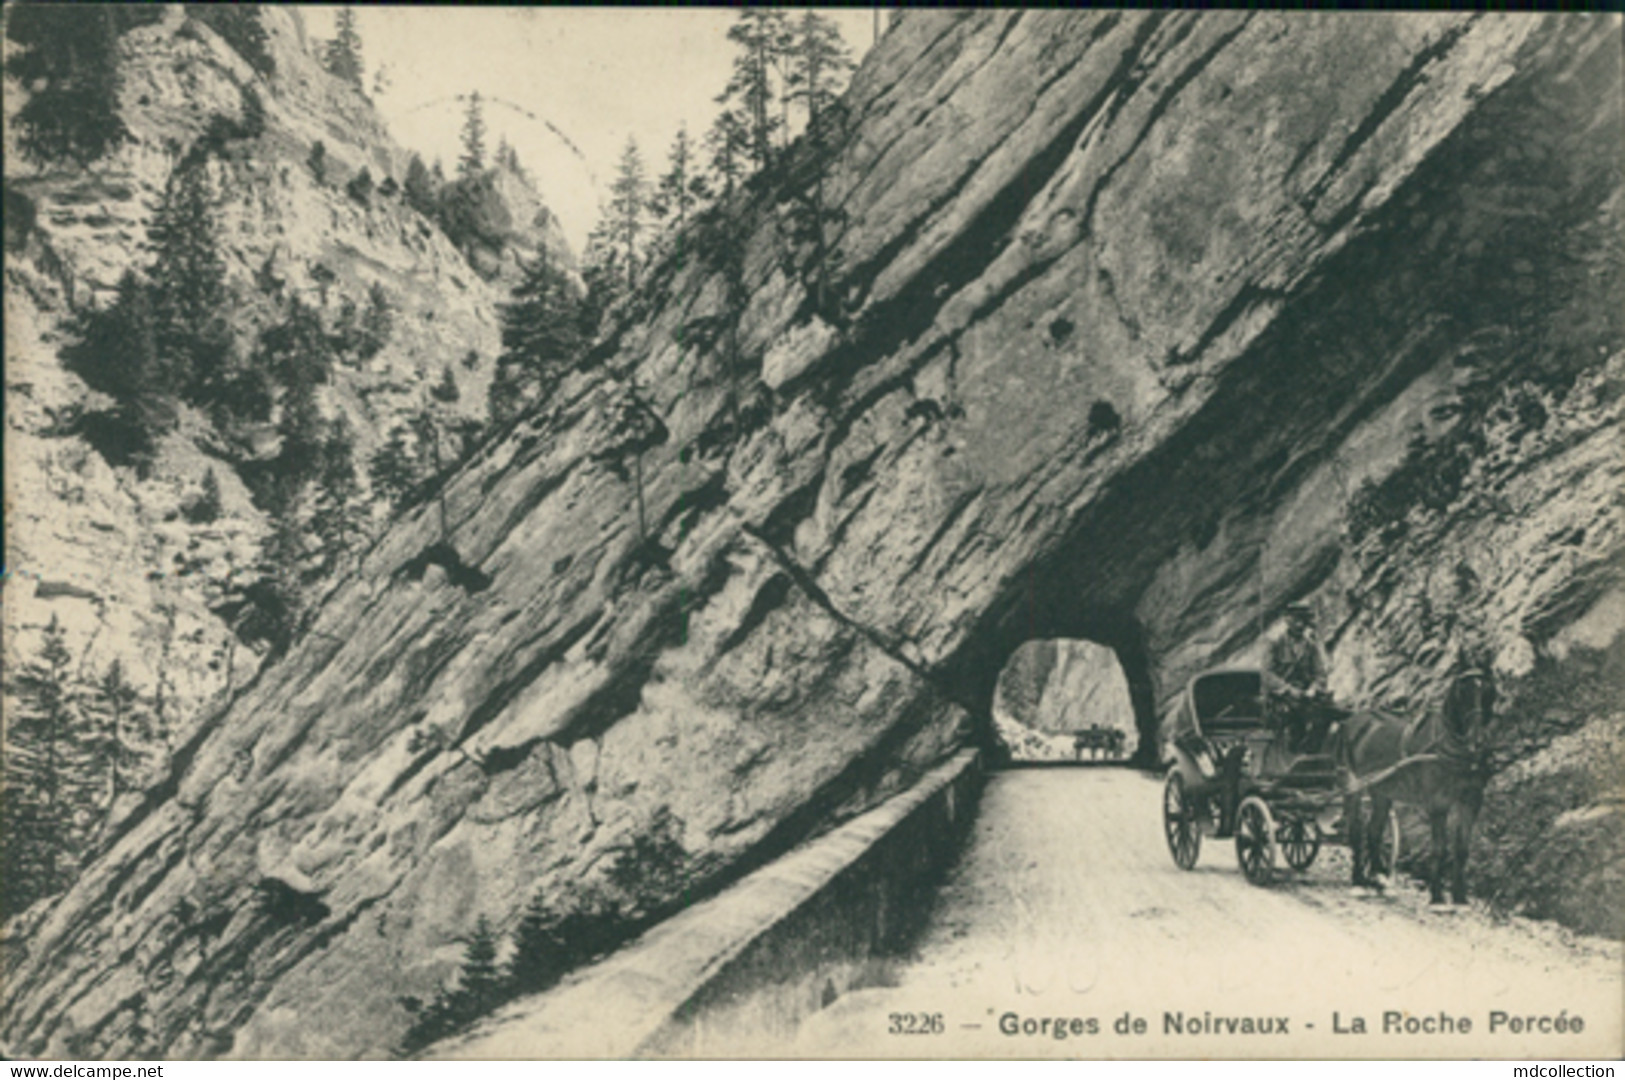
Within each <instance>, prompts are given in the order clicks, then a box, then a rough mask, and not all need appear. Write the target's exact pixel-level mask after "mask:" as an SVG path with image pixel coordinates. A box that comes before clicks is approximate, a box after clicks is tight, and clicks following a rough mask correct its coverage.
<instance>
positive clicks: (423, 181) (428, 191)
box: [402, 154, 440, 218]
mask: <svg viewBox="0 0 1625 1080" xmlns="http://www.w3.org/2000/svg"><path fill="white" fill-rule="evenodd" d="M402 186H403V188H404V190H405V192H406V205H408V206H410V207H411V208H412V209H414V210H416V211H417V212H418V213H420V214H422V215H423V216H424V217H426V218H432V217H434V212H435V206H436V203H437V200H438V198H439V194H440V192H439V189H438V188H437V187H435V183H434V180H433V178H432V177H431V176H430V175H429V169H428V167H427V166H425V165H424V164H423V159H422V158H421V157H419V156H418V155H417V154H413V155H412V158H411V160H410V161H408V162H407V163H406V181H405V183H404V184H403V185H402Z"/></svg>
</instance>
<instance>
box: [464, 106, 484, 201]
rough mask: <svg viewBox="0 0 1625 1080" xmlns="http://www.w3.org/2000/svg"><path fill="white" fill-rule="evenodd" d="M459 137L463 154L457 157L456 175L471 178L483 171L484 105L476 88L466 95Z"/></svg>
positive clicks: (466, 178) (465, 178)
mask: <svg viewBox="0 0 1625 1080" xmlns="http://www.w3.org/2000/svg"><path fill="white" fill-rule="evenodd" d="M461 139H462V143H463V154H462V157H460V158H458V159H457V177H458V179H460V180H472V179H475V178H477V177H478V176H479V175H480V174H481V173H483V172H484V171H485V106H484V100H483V99H482V98H481V97H480V92H479V91H478V90H476V91H474V92H473V93H472V94H470V95H469V96H468V111H467V112H466V113H464V114H463V131H462V135H461Z"/></svg>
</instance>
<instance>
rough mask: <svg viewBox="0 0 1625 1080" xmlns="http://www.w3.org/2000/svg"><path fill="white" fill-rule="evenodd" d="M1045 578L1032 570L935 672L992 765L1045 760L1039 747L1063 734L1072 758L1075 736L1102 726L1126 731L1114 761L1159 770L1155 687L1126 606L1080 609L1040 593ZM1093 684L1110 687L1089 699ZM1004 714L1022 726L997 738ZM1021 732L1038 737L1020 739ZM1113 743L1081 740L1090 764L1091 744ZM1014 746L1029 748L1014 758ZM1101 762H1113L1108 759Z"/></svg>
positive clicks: (1142, 639) (1142, 638)
mask: <svg viewBox="0 0 1625 1080" xmlns="http://www.w3.org/2000/svg"><path fill="white" fill-rule="evenodd" d="M1040 580H1041V577H1040V575H1037V574H1030V575H1029V579H1028V583H1027V584H1028V585H1029V586H1030V587H1027V588H1021V589H1018V590H1016V591H1015V593H1014V595H1015V596H1016V597H1018V598H1019V599H1017V602H1016V603H1014V604H1012V605H1010V607H1008V608H1007V609H1006V610H1004V611H1003V612H1001V613H999V616H1000V617H997V618H996V619H995V620H992V625H991V626H989V628H988V630H987V632H986V633H984V634H981V635H978V636H976V637H975V638H973V639H972V640H971V642H970V643H968V647H967V648H966V649H964V650H963V651H962V652H961V653H960V654H959V655H958V656H957V657H956V662H955V663H953V664H951V665H946V666H945V667H943V668H941V669H939V671H938V674H939V675H940V676H941V678H942V679H943V681H944V683H945V688H946V689H947V690H948V692H949V693H950V695H951V696H952V697H953V698H954V700H956V701H959V702H961V703H962V704H964V705H966V706H967V708H968V709H969V711H970V713H971V715H972V716H973V717H975V718H976V727H975V729H974V730H975V734H976V738H977V741H978V742H979V744H980V745H981V746H982V748H983V749H984V751H986V752H987V754H988V755H989V760H990V761H992V762H994V763H1005V762H1010V763H1019V762H1021V761H1023V760H1026V761H1036V760H1041V759H1043V757H1044V753H1043V752H1041V751H1040V750H1039V745H1040V744H1044V743H1049V742H1052V741H1053V739H1052V738H1051V737H1052V736H1053V737H1059V739H1060V740H1061V741H1060V742H1059V743H1058V744H1057V746H1058V747H1064V748H1065V750H1066V752H1067V753H1068V754H1069V755H1070V759H1071V760H1073V761H1076V760H1077V753H1076V749H1075V743H1076V740H1077V738H1078V732H1080V731H1082V732H1088V731H1089V730H1090V729H1091V727H1092V726H1096V725H1098V727H1099V728H1102V729H1106V730H1120V731H1122V732H1123V736H1122V749H1121V751H1120V753H1118V754H1115V755H1113V756H1112V757H1111V758H1110V759H1109V760H1112V761H1115V762H1117V763H1120V764H1126V765H1130V766H1135V767H1145V766H1147V765H1151V764H1154V763H1155V759H1156V742H1157V706H1156V702H1157V687H1156V684H1155V681H1154V677H1153V672H1152V665H1151V652H1150V649H1149V647H1148V645H1147V641H1146V634H1145V630H1144V628H1143V627H1142V626H1141V624H1140V622H1139V620H1138V619H1136V618H1135V617H1134V615H1133V614H1132V613H1131V612H1129V611H1127V610H1125V609H1111V608H1105V607H1077V606H1074V605H1073V604H1070V603H1068V602H1067V601H1068V599H1069V597H1066V596H1064V595H1063V594H1061V593H1059V592H1057V591H1055V590H1050V589H1044V588H1039V587H1038V583H1039V581H1040ZM1074 595H1075V594H1074ZM1097 682H1098V683H1099V684H1101V685H1102V686H1110V687H1111V689H1110V690H1109V691H1107V690H1104V689H1103V690H1101V691H1099V692H1098V693H1099V694H1105V695H1107V696H1106V697H1100V696H1095V697H1093V698H1092V699H1091V697H1090V696H1089V694H1088V693H1087V691H1086V689H1085V688H1086V687H1087V686H1089V685H1092V684H1094V683H1097ZM1034 687H1038V688H1040V689H1043V688H1046V687H1047V690H1048V693H1049V695H1050V700H1044V694H1043V693H1039V694H1037V695H1036V697H1034V694H1033V693H1032V688H1034ZM1029 699H1031V701H1033V702H1036V710H1037V711H1035V706H1034V705H1033V704H1029ZM1107 701H1110V702H1111V704H1110V705H1109V706H1108V705H1107V704H1106V702H1107ZM1107 709H1110V710H1111V711H1110V714H1109V715H1110V719H1109V720H1108V713H1107V712H1106V711H1105V710H1107ZM1001 717H1002V718H1003V720H1004V722H1005V724H1006V726H1007V727H1009V726H1011V725H1017V727H1016V728H1013V729H1012V730H1011V731H1010V735H1011V738H1003V737H1001V736H1000V734H999V727H1000V718H1001ZM1068 725H1071V726H1068ZM1024 732H1034V733H1037V734H1038V735H1040V736H1042V737H1041V738H1037V739H1024V738H1022V736H1023V733H1024ZM1109 738H1110V736H1101V735H1099V734H1098V733H1097V734H1096V735H1094V736H1089V735H1085V736H1084V740H1085V741H1084V746H1083V751H1084V755H1083V756H1084V760H1086V761H1088V760H1097V758H1096V757H1095V756H1094V755H1092V754H1091V752H1090V746H1089V741H1090V740H1091V739H1102V740H1104V739H1109ZM1012 741H1014V742H1023V743H1025V744H1026V745H1027V746H1028V749H1027V752H1026V753H1025V754H1020V753H1017V747H1015V746H1013V745H1011V743H1012ZM1108 745H1109V744H1108ZM1098 760H1101V761H1105V760H1108V758H1107V756H1106V755H1105V754H1104V753H1102V754H1101V755H1100V756H1099V757H1098Z"/></svg>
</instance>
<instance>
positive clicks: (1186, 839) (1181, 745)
mask: <svg viewBox="0 0 1625 1080" xmlns="http://www.w3.org/2000/svg"><path fill="white" fill-rule="evenodd" d="M1311 704H1314V703H1311ZM1316 707H1318V708H1322V709H1325V710H1327V715H1326V716H1325V717H1324V718H1322V719H1323V720H1324V721H1325V723H1322V724H1320V725H1318V726H1319V727H1320V728H1321V729H1322V730H1324V728H1325V727H1326V726H1329V722H1330V721H1332V720H1334V719H1337V718H1341V717H1342V716H1343V715H1344V714H1343V713H1341V711H1339V710H1336V709H1335V707H1334V706H1332V705H1331V704H1330V703H1329V702H1323V703H1318V705H1316ZM1310 750H1312V751H1314V752H1308V751H1310ZM1324 750H1325V747H1322V746H1312V747H1305V746H1304V745H1303V741H1302V737H1301V735H1299V734H1295V733H1294V732H1292V731H1290V730H1287V729H1280V728H1277V727H1275V726H1274V725H1272V724H1271V723H1270V722H1269V720H1268V718H1267V716H1266V712H1265V708H1264V693H1263V677H1262V675H1261V673H1260V672H1259V671H1258V670H1257V669H1252V668H1227V669H1220V670H1215V671H1209V672H1206V673H1204V674H1202V675H1198V676H1197V677H1196V678H1195V679H1192V680H1191V683H1190V685H1189V686H1188V687H1187V688H1186V690H1185V692H1184V694H1183V695H1181V697H1180V700H1179V702H1178V703H1177V705H1176V707H1175V709H1174V711H1173V714H1172V715H1171V717H1170V718H1169V720H1168V722H1167V723H1166V724H1165V726H1164V753H1163V759H1164V760H1165V761H1168V762H1170V763H1171V764H1170V765H1169V769H1168V779H1167V781H1166V784H1165V786H1164V788H1163V803H1162V815H1163V832H1164V834H1165V835H1166V837H1167V840H1168V850H1169V852H1170V853H1171V854H1172V855H1173V857H1174V862H1175V863H1176V864H1177V865H1178V866H1179V867H1180V868H1181V869H1183V870H1190V869H1192V868H1193V867H1194V866H1195V865H1196V860H1197V856H1198V855H1199V854H1200V853H1201V847H1202V837H1203V836H1211V837H1214V838H1216V839H1221V840H1223V839H1230V838H1232V837H1233V838H1234V839H1235V844H1236V860H1237V861H1238V862H1239V863H1240V864H1241V870H1242V873H1244V874H1245V875H1246V876H1247V880H1248V881H1250V882H1252V883H1253V884H1255V885H1261V884H1265V883H1267V882H1269V881H1270V880H1271V879H1272V878H1273V877H1274V875H1275V873H1276V867H1277V864H1278V862H1279V861H1280V860H1283V859H1284V861H1285V862H1286V865H1287V866H1289V867H1291V868H1292V869H1293V870H1296V871H1303V870H1307V869H1309V867H1310V866H1311V865H1313V863H1314V861H1315V858H1316V856H1318V855H1319V854H1320V849H1321V847H1322V845H1324V844H1328V843H1346V842H1347V833H1346V828H1345V827H1346V825H1347V823H1346V822H1345V821H1344V820H1343V819H1344V816H1345V804H1346V799H1347V797H1348V796H1349V795H1350V790H1349V788H1348V787H1347V785H1346V783H1345V775H1344V772H1343V771H1340V770H1339V768H1338V765H1337V763H1336V762H1335V761H1334V759H1333V757H1332V756H1331V754H1329V753H1325V752H1324ZM1375 824H1376V825H1377V826H1378V827H1379V828H1380V830H1381V831H1380V833H1379V834H1377V836H1378V838H1379V839H1378V843H1377V845H1376V846H1377V848H1378V850H1377V851H1376V852H1375V853H1374V854H1375V857H1376V863H1377V865H1378V866H1379V867H1384V868H1392V867H1394V866H1396V865H1397V862H1398V857H1399V844H1400V829H1399V821H1398V818H1397V817H1396V816H1395V814H1394V812H1393V809H1392V807H1391V806H1390V805H1387V804H1386V803H1385V804H1384V805H1383V812H1382V814H1381V817H1380V820H1378V821H1377V822H1376V823H1375Z"/></svg>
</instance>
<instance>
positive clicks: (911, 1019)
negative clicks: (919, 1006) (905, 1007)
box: [886, 1013, 943, 1035]
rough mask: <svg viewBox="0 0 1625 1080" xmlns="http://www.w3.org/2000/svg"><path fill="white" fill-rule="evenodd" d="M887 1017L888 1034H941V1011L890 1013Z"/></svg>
mask: <svg viewBox="0 0 1625 1080" xmlns="http://www.w3.org/2000/svg"><path fill="white" fill-rule="evenodd" d="M887 1019H888V1020H889V1021H890V1022H891V1026H890V1027H888V1028H887V1029H886V1033H887V1034H888V1035H941V1034H942V1030H943V1024H942V1014H941V1013H890V1014H888V1016H887Z"/></svg>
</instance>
